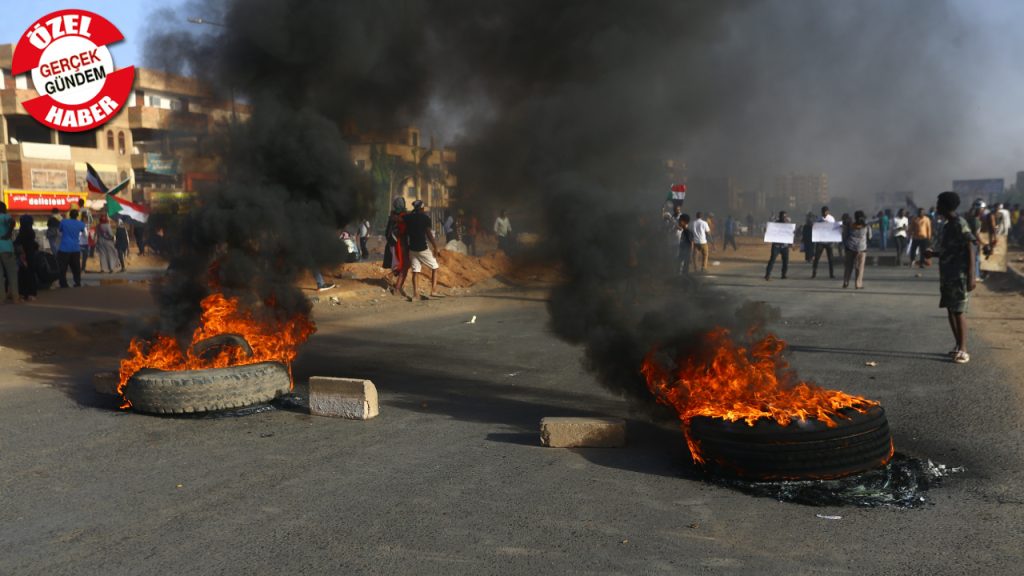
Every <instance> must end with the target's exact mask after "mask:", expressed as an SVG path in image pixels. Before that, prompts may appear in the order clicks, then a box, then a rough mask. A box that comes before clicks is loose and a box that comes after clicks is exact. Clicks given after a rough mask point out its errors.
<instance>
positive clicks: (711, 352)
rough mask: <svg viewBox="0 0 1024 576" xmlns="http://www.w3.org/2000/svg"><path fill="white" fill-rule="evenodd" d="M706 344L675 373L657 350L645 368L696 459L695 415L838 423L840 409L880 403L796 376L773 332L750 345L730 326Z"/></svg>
mask: <svg viewBox="0 0 1024 576" xmlns="http://www.w3.org/2000/svg"><path fill="white" fill-rule="evenodd" d="M702 342H703V343H704V345H703V346H702V348H701V350H700V351H698V353H697V354H695V355H692V356H689V357H685V358H684V357H680V358H678V359H677V360H676V364H677V368H676V369H675V371H674V372H671V371H670V370H668V369H666V368H664V367H663V366H662V365H661V364H659V363H658V361H657V359H656V356H657V354H658V350H657V348H655V349H654V350H651V351H650V352H649V353H648V354H647V356H646V357H645V358H644V361H643V363H642V365H641V368H640V371H641V372H642V373H643V375H644V377H645V378H646V379H647V387H648V389H650V391H651V393H652V394H654V396H655V398H657V400H658V402H659V403H661V404H665V405H667V406H671V407H672V408H675V410H676V411H677V412H678V413H679V419H680V420H682V428H683V433H684V434H685V436H686V443H687V445H688V446H689V448H690V454H691V455H692V456H693V460H694V461H695V462H697V463H703V462H704V459H703V457H702V456H701V451H700V445H699V444H698V443H697V442H696V441H695V440H694V439H693V438H691V436H690V420H691V419H692V418H694V417H695V416H708V417H711V418H720V419H722V420H727V421H729V422H736V421H738V420H743V421H744V422H746V423H747V424H748V425H750V426H753V425H754V423H755V422H756V421H757V420H759V419H761V418H768V419H771V420H775V421H776V422H778V423H779V424H781V425H783V426H786V425H788V424H789V423H790V422H792V421H793V420H794V419H800V420H806V419H808V418H814V419H816V420H820V421H821V422H824V423H825V424H826V425H827V426H829V427H835V426H837V423H836V420H837V419H843V418H845V417H844V416H843V414H841V413H840V412H839V411H840V410H842V409H844V408H852V409H854V410H857V411H859V412H863V411H865V410H866V409H867V408H869V407H871V406H875V405H877V404H878V402H875V401H873V400H868V399H866V398H862V397H860V396H853V395H850V394H846V393H845V392H840V391H838V390H826V389H825V388H822V387H820V386H817V385H815V384H812V383H810V382H804V381H799V380H797V378H796V373H795V372H794V371H793V370H792V369H791V368H790V367H789V363H788V362H786V360H785V359H784V358H783V357H782V352H783V350H785V348H786V343H785V342H783V341H782V340H781V339H780V338H778V337H777V336H775V335H774V334H769V335H767V336H765V337H764V338H762V339H761V340H759V341H756V342H754V343H753V344H751V345H750V347H749V348H745V347H743V346H740V345H737V344H736V343H735V342H734V341H733V340H732V339H731V338H730V337H729V331H728V330H726V329H724V328H716V329H714V330H711V331H710V332H708V333H707V334H705V335H704V336H703V338H702Z"/></svg>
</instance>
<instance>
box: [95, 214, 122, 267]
mask: <svg viewBox="0 0 1024 576" xmlns="http://www.w3.org/2000/svg"><path fill="white" fill-rule="evenodd" d="M96 254H97V256H98V257H99V261H100V272H106V273H107V274H113V272H114V266H116V265H117V264H118V260H117V248H116V247H115V246H114V229H113V227H111V226H110V220H109V219H108V218H107V215H106V214H104V215H102V216H100V223H99V224H97V225H96Z"/></svg>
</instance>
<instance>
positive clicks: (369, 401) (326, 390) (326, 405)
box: [309, 376, 380, 420]
mask: <svg viewBox="0 0 1024 576" xmlns="http://www.w3.org/2000/svg"><path fill="white" fill-rule="evenodd" d="M309 412H310V414H313V415H315V416H333V417H336V418H349V419H352V420H369V419H370V418H373V417H374V416H376V415H377V414H379V413H380V408H379V406H378V404H377V387H376V386H374V385H373V382H371V381H369V380H361V379H358V378H331V377H327V376H313V377H312V378H310V379H309Z"/></svg>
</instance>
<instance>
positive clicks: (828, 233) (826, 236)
mask: <svg viewBox="0 0 1024 576" xmlns="http://www.w3.org/2000/svg"><path fill="white" fill-rule="evenodd" d="M842 241H843V225H842V223H840V222H815V223H814V227H813V228H811V242H821V243H828V242H842Z"/></svg>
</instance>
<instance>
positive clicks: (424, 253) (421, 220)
mask: <svg viewBox="0 0 1024 576" xmlns="http://www.w3.org/2000/svg"><path fill="white" fill-rule="evenodd" d="M404 221H405V235H406V238H407V239H408V241H409V262H410V264H411V268H412V296H413V298H415V297H416V296H419V297H420V299H421V300H429V299H430V298H429V297H427V296H426V295H420V293H419V290H417V288H416V277H417V276H418V275H419V273H420V270H421V269H422V267H423V266H427V267H428V268H430V295H431V296H439V294H438V293H437V268H438V265H437V260H436V259H434V253H433V252H431V251H430V248H431V247H433V249H434V251H437V242H436V240H435V239H434V231H433V229H432V226H431V222H430V216H428V215H427V213H426V212H424V210H423V200H417V201H415V202H413V203H412V212H410V213H408V214H406V215H405V217H404ZM428 242H429V244H430V245H429V246H428V245H427V244H428ZM410 300H411V298H410Z"/></svg>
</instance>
